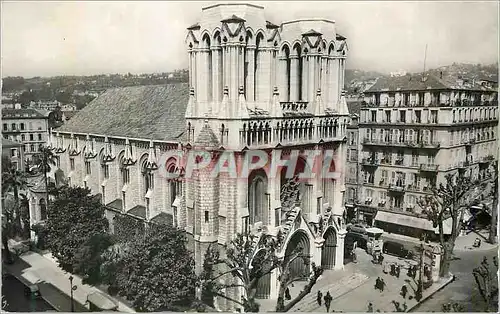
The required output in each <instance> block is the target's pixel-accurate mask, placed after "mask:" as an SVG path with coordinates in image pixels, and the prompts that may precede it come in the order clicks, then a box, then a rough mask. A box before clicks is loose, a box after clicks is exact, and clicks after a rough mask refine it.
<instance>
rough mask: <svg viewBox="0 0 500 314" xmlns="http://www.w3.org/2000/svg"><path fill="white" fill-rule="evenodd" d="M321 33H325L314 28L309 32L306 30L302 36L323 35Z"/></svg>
mask: <svg viewBox="0 0 500 314" xmlns="http://www.w3.org/2000/svg"><path fill="white" fill-rule="evenodd" d="M321 35H323V34H321V33H320V32H317V31H315V30H314V29H310V30H308V31H307V32H305V33H304V34H302V36H321Z"/></svg>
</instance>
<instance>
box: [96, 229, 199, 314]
mask: <svg viewBox="0 0 500 314" xmlns="http://www.w3.org/2000/svg"><path fill="white" fill-rule="evenodd" d="M186 242H187V240H186V237H185V234H184V232H183V231H181V230H179V229H177V228H174V227H170V226H161V227H159V226H151V227H150V229H149V230H148V231H147V233H146V235H145V236H137V237H135V238H134V239H133V240H132V241H131V242H128V243H126V244H122V245H121V246H117V247H115V248H113V249H110V250H108V252H107V253H106V255H107V256H108V258H106V261H105V264H104V265H103V266H104V267H103V268H105V269H104V271H105V272H106V273H107V274H106V275H103V277H106V278H107V281H108V282H109V283H110V284H111V285H112V286H114V287H116V289H117V290H118V293H119V294H120V295H122V296H125V297H126V298H127V299H129V300H131V301H132V303H133V305H134V308H135V309H136V310H137V311H141V312H142V311H149V312H157V311H172V310H174V311H175V310H177V309H178V308H179V307H182V306H185V305H187V304H191V302H192V301H193V300H194V293H195V286H196V275H195V273H194V259H193V256H192V254H191V253H190V252H189V251H188V250H187V248H186ZM109 257H111V258H112V259H114V260H111V261H110V260H109Z"/></svg>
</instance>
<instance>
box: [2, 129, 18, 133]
mask: <svg viewBox="0 0 500 314" xmlns="http://www.w3.org/2000/svg"><path fill="white" fill-rule="evenodd" d="M2 133H3V134H19V133H21V130H19V129H10V130H3V131H2Z"/></svg>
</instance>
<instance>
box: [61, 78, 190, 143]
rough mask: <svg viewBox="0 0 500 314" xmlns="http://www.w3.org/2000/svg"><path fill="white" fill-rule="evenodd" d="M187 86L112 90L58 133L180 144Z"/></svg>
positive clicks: (186, 100)
mask: <svg viewBox="0 0 500 314" xmlns="http://www.w3.org/2000/svg"><path fill="white" fill-rule="evenodd" d="M188 96H189V88H188V84H186V83H179V84H167V85H148V86H134V87H121V88H114V89H109V90H107V91H106V92H104V93H103V94H101V95H100V96H99V97H97V98H96V99H94V100H93V101H92V102H90V103H89V104H88V105H87V106H85V108H84V109H82V110H80V111H79V112H78V113H77V114H76V115H75V116H73V117H72V118H71V119H70V120H69V121H68V122H67V123H65V124H64V125H63V126H62V127H61V128H60V129H59V131H61V132H75V133H76V132H79V133H93V134H102V135H107V136H113V135H115V136H126V137H133V138H145V139H154V140H172V141H176V140H179V139H180V138H181V137H182V135H183V133H184V128H185V118H184V115H185V113H186V106H187V103H188Z"/></svg>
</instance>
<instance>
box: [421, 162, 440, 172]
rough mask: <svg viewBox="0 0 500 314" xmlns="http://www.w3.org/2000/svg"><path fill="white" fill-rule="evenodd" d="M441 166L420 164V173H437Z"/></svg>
mask: <svg viewBox="0 0 500 314" xmlns="http://www.w3.org/2000/svg"><path fill="white" fill-rule="evenodd" d="M438 167H439V165H435V164H420V171H427V172H436V171H438Z"/></svg>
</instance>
